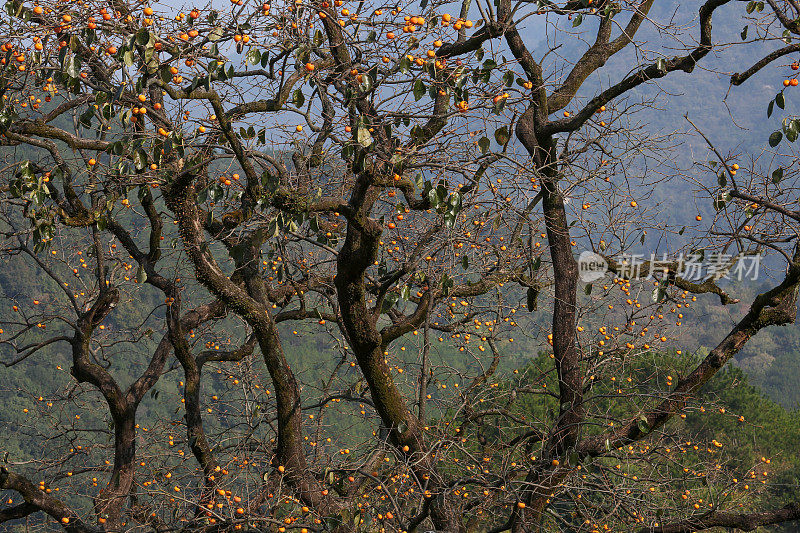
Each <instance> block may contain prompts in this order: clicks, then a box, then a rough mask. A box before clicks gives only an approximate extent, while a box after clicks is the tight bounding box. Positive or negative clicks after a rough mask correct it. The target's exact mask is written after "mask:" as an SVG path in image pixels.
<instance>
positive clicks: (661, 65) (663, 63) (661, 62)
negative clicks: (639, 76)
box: [656, 57, 667, 72]
mask: <svg viewBox="0 0 800 533" xmlns="http://www.w3.org/2000/svg"><path fill="white" fill-rule="evenodd" d="M656 68H657V69H658V70H659V71H661V72H666V71H667V60H666V59H664V58H663V57H660V58H658V60H657V61H656Z"/></svg>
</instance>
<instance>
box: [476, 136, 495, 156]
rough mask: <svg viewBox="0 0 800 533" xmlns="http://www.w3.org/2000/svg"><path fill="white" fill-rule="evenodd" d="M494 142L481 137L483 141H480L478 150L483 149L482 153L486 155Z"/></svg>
mask: <svg viewBox="0 0 800 533" xmlns="http://www.w3.org/2000/svg"><path fill="white" fill-rule="evenodd" d="M491 143H492V142H491V141H490V140H489V138H488V137H481V140H479V141H478V148H480V149H481V153H482V154H485V153H486V152H488V151H489V145H490V144H491Z"/></svg>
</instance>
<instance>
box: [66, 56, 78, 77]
mask: <svg viewBox="0 0 800 533" xmlns="http://www.w3.org/2000/svg"><path fill="white" fill-rule="evenodd" d="M64 73H66V75H67V76H69V77H70V78H77V77H78V76H80V74H81V60H80V58H79V57H78V56H75V55H71V56H69V57H68V58H67V59H66V61H65V62H64Z"/></svg>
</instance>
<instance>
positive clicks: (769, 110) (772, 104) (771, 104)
mask: <svg viewBox="0 0 800 533" xmlns="http://www.w3.org/2000/svg"><path fill="white" fill-rule="evenodd" d="M774 110H775V100H770V101H769V104H768V105H767V118H769V117H771V116H772V112H773V111H774Z"/></svg>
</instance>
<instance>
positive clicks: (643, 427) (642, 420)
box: [636, 415, 650, 433]
mask: <svg viewBox="0 0 800 533" xmlns="http://www.w3.org/2000/svg"><path fill="white" fill-rule="evenodd" d="M636 426H637V427H638V428H639V431H641V432H642V433H647V432H648V431H649V430H650V427H649V426H648V425H647V417H646V416H644V415H642V416H640V417H639V420H637V421H636Z"/></svg>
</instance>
